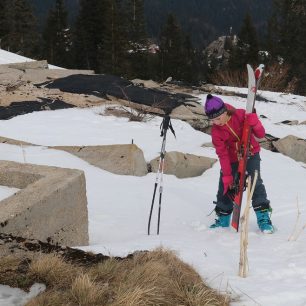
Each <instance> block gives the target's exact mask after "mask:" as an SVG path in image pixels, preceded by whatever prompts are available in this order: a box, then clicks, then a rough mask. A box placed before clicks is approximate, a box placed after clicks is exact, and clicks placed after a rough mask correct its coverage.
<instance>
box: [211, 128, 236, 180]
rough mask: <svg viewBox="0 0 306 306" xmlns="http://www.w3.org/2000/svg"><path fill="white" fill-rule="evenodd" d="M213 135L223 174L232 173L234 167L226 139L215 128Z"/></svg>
mask: <svg viewBox="0 0 306 306" xmlns="http://www.w3.org/2000/svg"><path fill="white" fill-rule="evenodd" d="M211 136H212V143H213V145H214V147H215V149H216V153H217V155H218V158H219V162H220V166H221V170H222V173H223V176H228V175H232V167H231V162H230V158H229V153H228V148H227V146H226V142H225V139H222V137H221V136H220V135H219V134H218V133H217V132H215V131H214V130H212V132H211Z"/></svg>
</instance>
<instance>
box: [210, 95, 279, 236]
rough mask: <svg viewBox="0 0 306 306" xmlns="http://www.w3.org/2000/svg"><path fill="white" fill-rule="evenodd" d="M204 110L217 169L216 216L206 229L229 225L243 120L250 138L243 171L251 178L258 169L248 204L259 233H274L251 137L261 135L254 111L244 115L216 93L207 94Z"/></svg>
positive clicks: (256, 154)
mask: <svg viewBox="0 0 306 306" xmlns="http://www.w3.org/2000/svg"><path fill="white" fill-rule="evenodd" d="M205 113H206V115H207V116H208V118H209V119H210V120H211V121H212V123H213V124H212V130H211V137H212V142H213V145H214V147H215V149H216V153H217V155H218V158H219V161H220V165H221V172H220V179H219V188H218V193H217V202H216V208H215V212H216V215H217V218H216V220H215V223H214V224H212V225H211V226H210V228H217V227H229V225H230V218H231V214H232V211H233V201H232V200H231V197H230V196H229V195H228V192H229V191H230V190H231V189H232V188H233V185H234V177H235V174H236V173H237V169H238V163H239V158H240V156H241V152H240V140H241V137H242V129H243V124H244V120H247V121H248V123H249V125H250V126H251V127H252V132H251V139H250V156H249V157H248V160H247V166H246V168H247V172H248V175H251V178H252V179H253V178H254V173H255V170H257V171H258V179H257V182H256V185H255V190H254V194H253V197H252V206H253V208H254V211H255V213H256V217H257V224H258V227H259V229H260V230H261V231H262V232H263V233H270V234H272V233H273V232H274V228H273V225H272V223H271V220H270V214H269V212H270V210H271V209H270V201H269V200H268V199H267V193H266V189H265V186H264V184H263V180H262V178H261V176H260V156H259V152H260V146H259V143H258V142H257V140H256V139H255V137H257V138H263V137H264V136H265V129H264V127H263V126H262V124H261V122H260V121H259V119H258V116H257V115H256V113H250V114H246V113H245V110H244V109H235V108H234V107H233V106H231V105H229V104H225V103H224V102H223V101H222V99H220V98H219V97H216V96H212V95H210V94H209V95H207V98H206V103H205Z"/></svg>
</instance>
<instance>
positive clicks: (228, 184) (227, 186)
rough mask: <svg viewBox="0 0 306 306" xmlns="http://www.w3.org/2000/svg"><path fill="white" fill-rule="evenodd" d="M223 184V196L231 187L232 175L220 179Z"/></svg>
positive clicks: (232, 182)
mask: <svg viewBox="0 0 306 306" xmlns="http://www.w3.org/2000/svg"><path fill="white" fill-rule="evenodd" d="M222 182H223V190H224V191H223V195H225V194H226V193H227V192H228V190H229V189H231V188H232V187H233V184H234V179H233V176H232V175H227V176H223V177H222Z"/></svg>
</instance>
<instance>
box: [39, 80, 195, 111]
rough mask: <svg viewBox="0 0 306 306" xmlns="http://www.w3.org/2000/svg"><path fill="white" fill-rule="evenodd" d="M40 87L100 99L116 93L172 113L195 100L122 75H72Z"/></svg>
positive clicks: (135, 101)
mask: <svg viewBox="0 0 306 306" xmlns="http://www.w3.org/2000/svg"><path fill="white" fill-rule="evenodd" d="M36 86H38V87H45V88H57V89H60V90H61V91H63V92H70V93H77V94H85V95H86V94H87V95H95V96H97V97H101V98H107V96H108V95H109V96H113V97H117V98H120V99H124V100H128V101H131V102H134V103H138V104H143V105H147V106H152V107H156V108H160V109H162V110H164V111H165V112H170V111H171V110H173V109H174V108H176V107H178V106H180V105H182V104H185V103H188V101H194V100H195V97H193V96H191V95H187V94H180V93H177V94H171V93H168V92H165V91H162V90H157V89H149V88H143V87H141V86H136V85H134V84H133V83H132V82H130V81H127V80H124V79H123V78H120V77H117V76H113V75H106V74H95V75H83V74H77V75H71V76H68V77H65V78H61V79H57V80H55V81H52V82H45V83H42V84H37V85H36Z"/></svg>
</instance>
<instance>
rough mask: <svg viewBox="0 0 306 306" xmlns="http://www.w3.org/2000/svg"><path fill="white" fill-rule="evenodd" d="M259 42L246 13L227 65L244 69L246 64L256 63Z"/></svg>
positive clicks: (249, 17)
mask: <svg viewBox="0 0 306 306" xmlns="http://www.w3.org/2000/svg"><path fill="white" fill-rule="evenodd" d="M258 51H259V42H258V38H257V32H256V29H255V27H254V25H253V23H252V19H251V16H250V14H248V13H247V14H246V16H245V18H244V20H243V24H242V26H241V29H240V31H239V34H238V42H237V45H236V46H234V48H233V49H232V52H231V55H230V59H229V66H230V67H231V69H245V66H246V64H253V65H257V64H258Z"/></svg>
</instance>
